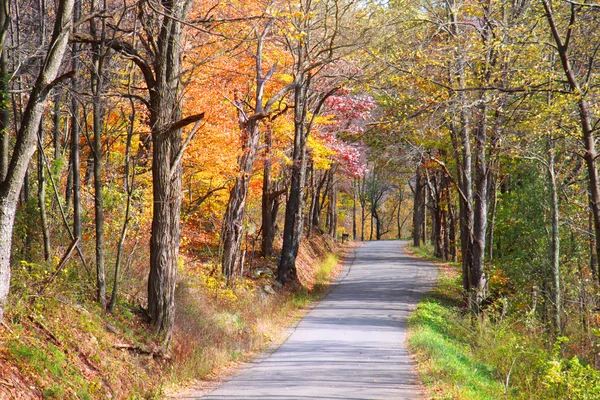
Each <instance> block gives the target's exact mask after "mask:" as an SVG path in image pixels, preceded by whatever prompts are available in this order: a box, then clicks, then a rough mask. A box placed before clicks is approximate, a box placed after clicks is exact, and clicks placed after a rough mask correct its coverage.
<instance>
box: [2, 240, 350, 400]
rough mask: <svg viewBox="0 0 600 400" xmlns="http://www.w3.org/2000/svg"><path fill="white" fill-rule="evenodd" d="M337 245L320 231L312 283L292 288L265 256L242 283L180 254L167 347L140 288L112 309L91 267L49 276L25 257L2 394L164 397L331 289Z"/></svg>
mask: <svg viewBox="0 0 600 400" xmlns="http://www.w3.org/2000/svg"><path fill="white" fill-rule="evenodd" d="M332 251H337V249H336V248H334V246H333V244H332V243H330V242H327V241H326V240H324V239H322V238H316V237H315V238H314V239H313V240H312V243H310V244H308V245H305V248H304V249H303V250H302V254H301V256H300V257H299V260H298V266H299V268H300V269H301V272H302V274H303V279H304V280H305V282H304V285H297V286H295V287H284V288H281V287H279V286H278V285H277V283H276V281H275V279H274V271H275V269H276V265H275V263H274V261H273V260H267V261H265V260H261V261H257V263H256V265H255V266H254V268H253V269H252V270H251V271H248V273H247V274H246V275H245V277H244V278H240V279H238V280H237V282H236V283H235V285H234V286H227V285H226V284H225V281H224V280H223V279H222V278H221V277H220V275H219V274H218V273H215V272H214V271H215V270H216V266H214V265H210V264H206V263H204V264H193V263H183V262H182V263H181V266H180V271H179V278H178V284H177V289H176V296H177V300H176V304H177V311H176V328H175V333H174V341H173V344H172V346H171V348H170V350H169V351H168V352H165V349H163V348H162V346H161V345H160V342H159V341H158V340H157V338H156V337H154V336H153V334H152V333H151V332H152V330H151V329H150V327H149V325H148V321H147V320H146V317H145V314H144V312H143V308H142V307H143V303H140V302H139V296H138V295H137V294H132V295H130V294H128V293H123V295H122V296H121V298H120V301H119V302H118V303H117V305H116V307H115V310H114V312H113V313H105V312H103V311H102V310H101V309H100V307H99V305H98V304H97V303H96V302H95V301H94V299H93V296H92V295H91V294H93V293H94V288H93V287H91V286H89V285H86V284H85V282H86V278H85V271H84V270H81V269H78V268H76V267H75V266H71V267H69V268H65V269H64V270H63V271H62V272H61V274H60V275H59V276H57V277H56V279H55V280H53V281H51V282H50V281H47V280H43V278H44V277H48V276H50V271H52V268H53V267H52V266H51V265H50V264H48V265H45V264H30V263H28V264H27V265H23V266H22V268H18V269H16V270H15V276H14V278H13V279H14V282H16V284H15V285H14V287H13V294H12V296H11V303H10V305H9V307H8V313H7V314H6V315H5V319H4V322H3V324H2V326H0V335H1V336H0V399H5V398H6V399H19V400H21V399H27V400H29V399H82V400H86V399H90V400H95V399H104V398H110V399H131V400H134V399H158V398H161V397H162V396H164V394H165V391H166V390H167V389H169V390H175V389H176V388H178V387H179V386H180V385H181V384H183V383H185V382H190V381H193V380H196V379H203V378H205V377H206V376H207V375H209V374H213V375H214V374H217V375H218V374H220V373H221V372H222V370H223V369H224V368H226V367H228V366H231V365H232V364H235V363H236V362H239V361H244V360H248V359H250V358H251V357H252V356H254V355H256V354H257V353H258V352H260V351H261V350H263V349H265V348H266V347H268V346H269V345H271V344H272V343H276V342H277V341H278V340H280V339H281V337H282V334H283V332H284V328H285V327H286V326H288V325H289V324H291V323H292V322H293V321H294V320H295V319H297V318H299V317H300V315H301V310H302V309H303V308H305V307H306V306H307V305H308V304H309V303H310V302H311V301H313V300H315V299H317V298H318V297H320V296H322V295H323V294H324V293H325V291H326V287H327V285H328V282H329V281H330V279H331V277H332V276H333V275H335V273H336V272H338V271H339V269H340V266H339V265H338V261H339V257H338V256H337V255H335V254H333V253H332ZM258 272H260V273H258ZM40 277H41V278H40ZM40 280H42V282H48V283H47V284H46V283H44V284H43V285H38V284H36V282H40Z"/></svg>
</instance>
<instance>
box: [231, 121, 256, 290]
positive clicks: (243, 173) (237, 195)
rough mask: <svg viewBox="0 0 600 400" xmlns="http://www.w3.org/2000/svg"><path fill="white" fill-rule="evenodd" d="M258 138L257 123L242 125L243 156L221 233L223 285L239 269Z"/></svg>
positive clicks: (232, 277)
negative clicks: (224, 279)
mask: <svg viewBox="0 0 600 400" xmlns="http://www.w3.org/2000/svg"><path fill="white" fill-rule="evenodd" d="M259 138H260V134H259V130H258V124H257V121H251V122H250V123H248V125H245V123H244V126H243V130H242V143H243V144H242V152H243V153H242V155H241V157H240V161H239V166H240V171H239V175H238V177H237V178H236V180H235V184H234V186H233V188H232V189H231V192H230V194H229V203H228V205H227V211H226V212H225V218H223V227H222V229H221V240H222V245H221V246H222V250H221V251H222V255H221V266H222V270H223V275H224V276H225V277H226V279H227V282H230V281H231V280H232V279H235V278H236V276H237V274H238V272H239V270H240V267H241V266H240V265H239V262H240V248H241V245H242V238H243V236H244V214H245V211H246V198H247V197H248V185H249V183H250V178H251V177H252V168H253V166H254V159H255V158H256V149H257V148H258V139H259Z"/></svg>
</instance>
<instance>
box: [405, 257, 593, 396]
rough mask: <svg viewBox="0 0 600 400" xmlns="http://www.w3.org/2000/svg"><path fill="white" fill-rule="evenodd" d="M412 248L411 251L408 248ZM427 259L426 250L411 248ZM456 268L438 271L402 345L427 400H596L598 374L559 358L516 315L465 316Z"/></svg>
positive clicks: (560, 347) (559, 342)
mask: <svg viewBox="0 0 600 400" xmlns="http://www.w3.org/2000/svg"><path fill="white" fill-rule="evenodd" d="M413 250H415V249H413ZM414 252H415V254H418V255H419V256H422V257H425V258H432V257H431V254H430V253H429V252H428V250H427V249H420V250H419V251H414ZM459 269H460V267H459V266H458V265H452V264H445V265H444V266H442V267H441V268H440V275H439V280H438V284H437V287H436V288H435V289H434V290H433V291H432V293H431V294H430V295H429V296H428V297H426V298H425V299H423V300H422V301H421V302H420V304H419V305H418V307H417V310H416V311H415V313H414V314H413V315H412V316H411V317H410V319H409V331H410V333H409V348H410V349H411V351H412V352H413V353H414V354H415V356H416V359H417V361H418V365H419V372H420V375H421V377H422V379H423V382H424V383H425V385H426V386H427V387H428V389H429V392H430V395H431V398H433V399H465V400H479V399H481V400H483V399H499V400H500V399H518V400H521V399H523V400H525V399H528V400H530V399H539V400H546V399H548V400H550V399H557V400H559V399H560V400H563V399H564V400H571V399H573V400H591V399H600V373H599V371H597V370H595V369H594V368H592V367H591V366H589V365H586V364H585V363H583V362H581V361H580V360H579V359H578V358H577V357H572V356H565V354H566V352H565V351H564V347H565V345H566V343H567V342H568V341H569V339H568V338H563V337H560V338H558V339H556V340H554V339H553V338H552V337H551V336H549V335H546V334H545V333H544V331H542V330H539V329H538V328H535V327H532V326H530V325H529V324H528V320H527V317H526V316H525V317H523V316H521V315H508V316H504V315H502V314H501V313H500V312H497V311H495V310H494V309H490V310H488V311H486V313H485V315H484V317H483V318H481V317H477V318H474V317H473V316H472V315H470V314H469V313H467V312H465V310H464V308H463V305H462V304H463V303H462V296H461V291H462V289H461V281H460V276H459Z"/></svg>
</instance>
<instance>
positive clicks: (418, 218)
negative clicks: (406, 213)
mask: <svg viewBox="0 0 600 400" xmlns="http://www.w3.org/2000/svg"><path fill="white" fill-rule="evenodd" d="M422 175H423V166H422V164H421V163H419V164H418V165H417V170H416V175H415V176H416V178H415V189H414V193H413V195H414V200H413V246H415V247H420V246H421V237H422V235H423V234H422V227H423V218H424V214H423V211H424V208H425V204H424V195H425V194H424V192H423V176H422Z"/></svg>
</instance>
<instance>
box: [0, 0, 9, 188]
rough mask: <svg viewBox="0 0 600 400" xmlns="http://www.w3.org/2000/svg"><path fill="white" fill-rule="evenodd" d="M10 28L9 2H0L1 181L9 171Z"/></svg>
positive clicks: (6, 0)
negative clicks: (8, 38)
mask: <svg viewBox="0 0 600 400" xmlns="http://www.w3.org/2000/svg"><path fill="white" fill-rule="evenodd" d="M9 28H10V15H9V9H8V0H1V1H0V181H3V180H4V179H5V178H6V173H7V171H8V150H9V149H8V147H9V141H8V138H9V135H10V133H9V128H10V109H9V107H8V104H9V90H8V81H9V79H10V76H9V71H8V46H7V43H6V33H7V32H8V29H9Z"/></svg>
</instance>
